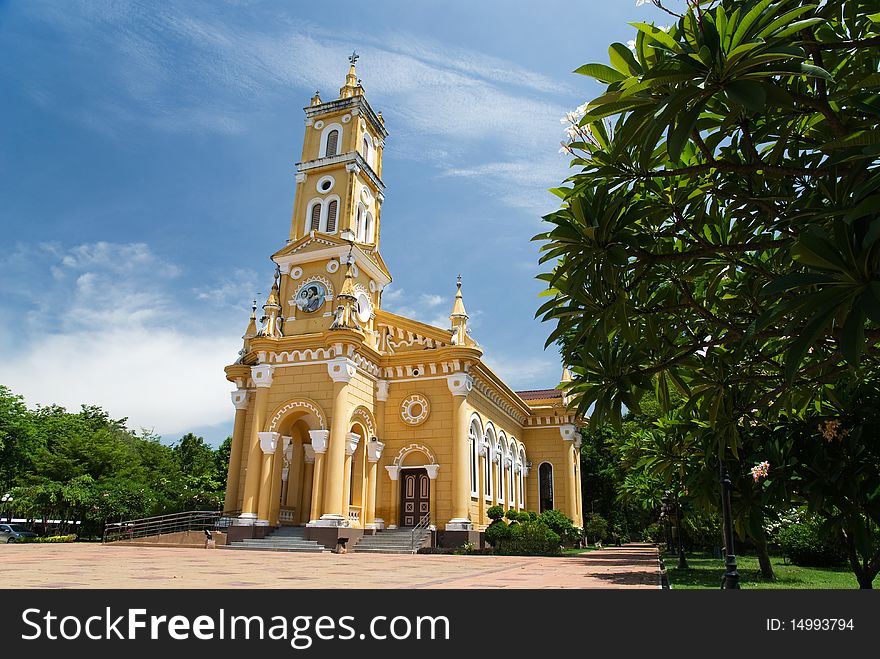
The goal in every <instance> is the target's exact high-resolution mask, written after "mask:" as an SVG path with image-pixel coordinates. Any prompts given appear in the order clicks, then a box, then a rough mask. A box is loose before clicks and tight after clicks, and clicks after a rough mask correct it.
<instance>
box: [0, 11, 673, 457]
mask: <svg viewBox="0 0 880 659" xmlns="http://www.w3.org/2000/svg"><path fill="white" fill-rule="evenodd" d="M331 7H332V8H331ZM638 20H648V21H650V20H656V21H657V22H658V24H660V23H665V22H667V21H666V20H664V15H662V14H660V13H659V12H658V11H657V10H656V9H655V8H653V7H651V6H650V5H648V6H642V7H636V6H635V0H582V1H580V2H571V1H568V2H557V1H555V0H545V1H544V2H540V3H537V2H533V1H520V2H515V1H506V2H488V1H487V2H473V1H469V2H461V1H458V0H445V1H443V2H412V1H411V0H410V1H408V2H403V1H382V2H374V3H364V2H348V1H345V0H343V1H337V2H334V3H332V5H331V4H330V3H328V4H324V3H304V2H257V1H253V2H250V1H247V0H240V1H231V0H230V1H227V2H219V1H212V2H208V1H203V2H198V1H192V2H117V1H113V2H110V1H101V0H93V1H88V2H74V1H70V2H54V1H46V2H44V1H40V0H28V1H27V2H24V1H20V2H14V1H6V2H3V1H2V0H0V52H2V54H3V56H2V58H0V98H2V99H3V100H2V103H0V226H2V228H3V232H2V235H3V241H2V246H3V249H2V253H0V383H3V384H5V385H7V386H9V387H10V388H12V389H13V391H15V392H16V393H19V394H21V395H24V396H25V398H26V401H27V402H28V404H29V405H35V404H38V403H40V404H48V403H52V402H57V403H60V404H63V405H65V406H67V407H70V408H71V409H76V408H78V407H79V405H80V404H82V403H89V404H97V405H101V406H103V407H104V408H105V409H107V410H108V411H109V412H110V413H111V414H112V415H113V416H115V417H121V416H127V417H129V421H130V426H131V427H132V428H134V429H138V428H145V429H149V430H152V431H154V432H156V433H158V434H161V435H162V436H163V438H164V439H165V440H166V441H169V442H170V441H174V440H176V439H178V438H179V437H180V436H181V435H182V434H183V433H185V432H188V431H194V432H197V433H199V434H202V435H204V436H205V438H206V439H208V440H209V441H211V442H212V443H217V442H219V441H221V440H222V439H223V438H224V437H225V436H226V435H227V434H229V432H230V431H231V420H232V415H233V407H232V405H231V403H230V401H229V394H228V392H229V391H230V390H231V386H230V385H229V383H228V382H226V380H225V378H224V375H223V367H224V366H225V365H226V364H228V363H230V362H231V361H233V360H234V358H235V356H236V353H237V351H238V349H239V347H240V344H241V340H240V336H241V334H242V332H243V331H244V328H245V325H246V323H247V317H248V315H249V312H250V309H249V306H250V300H251V299H253V298H254V297H257V298H259V299H260V304H262V302H263V301H264V300H265V295H266V292H267V289H268V286H269V285H271V277H272V266H271V263H270V262H269V255H270V254H271V253H272V252H274V251H275V250H277V249H278V248H279V247H281V246H283V245H284V242H285V240H286V238H287V236H288V231H289V228H290V214H291V209H292V205H293V187H294V179H293V175H294V173H295V168H294V164H295V163H296V162H297V161H298V160H299V156H300V149H301V146H302V136H303V130H304V125H303V118H304V117H303V112H302V108H303V106H305V105H306V104H307V103H308V99H309V97H310V96H311V95H312V94H313V93H314V91H315V90H316V89H320V90H321V91H322V93H323V97H324V98H325V99H327V98H333V97H335V93H336V91H337V90H338V88H339V87H340V86H341V85H342V83H343V79H344V76H345V73H346V70H347V59H346V58H347V56H348V55H349V54H350V53H351V51H352V50H357V52H358V53H359V54H360V56H361V57H360V61H359V62H358V74H359V76H360V77H361V78H362V80H363V84H364V87H365V89H366V93H367V98H368V99H369V101H370V103H371V104H372V106H373V107H374V109H376V110H377V111H378V110H380V111H382V112H383V115H384V117H385V120H386V126H387V128H388V129H389V131H390V137H389V138H388V140H387V143H386V151H385V159H384V172H383V179H384V181H385V183H386V185H387V186H388V187H387V194H386V200H385V203H384V204H383V208H382V254H383V257H384V258H385V260H386V262H387V263H388V265H389V267H390V269H391V273H392V275H393V277H394V282H393V283H392V284H391V286H390V287H389V288H388V289H387V290H386V294H385V297H384V306H385V307H386V308H388V309H389V310H390V311H394V312H396V313H402V314H405V315H409V316H412V317H414V318H417V319H419V320H422V321H425V322H430V323H433V324H440V325H441V326H443V327H445V326H447V325H448V314H449V311H450V309H451V307H452V300H453V295H454V292H455V276H456V275H457V274H459V273H461V275H462V276H463V281H464V286H463V292H464V296H465V303H466V306H467V309H468V312H469V313H470V315H471V318H472V333H473V336H474V338H476V339H477V340H478V341H479V342H480V344H481V346H482V347H483V349H484V350H485V359H486V360H487V362H488V363H489V364H490V365H491V366H492V367H493V368H495V370H496V371H497V372H498V373H499V374H500V375H501V376H502V377H504V378H505V379H506V381H507V382H508V383H509V384H510V385H511V386H512V387H514V388H515V389H528V388H540V387H548V386H554V385H555V384H556V382H557V381H558V378H559V373H560V369H561V366H560V364H559V360H558V356H557V354H556V351H555V350H554V349H553V348H550V349H548V350H546V351H545V350H544V349H543V344H544V341H545V339H546V336H547V334H548V333H549V331H550V329H551V328H550V327H549V326H547V325H544V324H542V323H540V322H539V321H537V320H535V319H534V313H535V310H536V309H537V307H538V305H539V298H538V293H539V292H540V291H541V288H542V287H541V285H540V283H539V282H538V281H536V280H535V279H534V277H535V275H536V274H538V272H539V267H538V265H537V246H536V244H535V243H531V242H530V241H529V239H530V238H531V237H532V236H533V235H534V234H535V233H538V232H539V231H540V230H541V220H540V218H541V215H543V214H546V213H548V212H550V211H552V210H553V209H554V208H555V207H556V200H555V198H554V197H553V196H552V195H550V194H549V193H548V192H547V188H550V187H554V186H557V185H559V184H560V183H561V181H562V180H563V179H564V178H565V177H566V176H567V175H568V172H569V170H568V162H567V159H566V157H565V156H564V155H561V154H560V153H559V152H558V151H559V141H560V140H561V139H562V138H563V132H562V130H563V126H562V125H561V124H560V121H559V119H560V117H562V116H563V115H564V114H565V112H567V111H569V110H571V109H573V108H575V107H577V106H578V105H580V104H581V103H583V102H584V101H586V100H588V99H589V98H592V97H593V96H595V95H596V94H597V93H598V91H599V88H598V86H597V85H595V83H593V82H591V81H590V80H589V79H587V78H584V77H581V76H577V75H573V74H572V73H571V71H572V70H573V69H575V68H576V67H578V66H580V65H581V64H584V63H587V62H594V61H597V62H607V47H608V45H609V44H610V43H611V42H612V41H621V42H624V43H625V42H626V41H627V40H628V39H630V38H632V37H633V33H634V29H633V28H631V27H629V26H628V25H627V22H630V21H638Z"/></svg>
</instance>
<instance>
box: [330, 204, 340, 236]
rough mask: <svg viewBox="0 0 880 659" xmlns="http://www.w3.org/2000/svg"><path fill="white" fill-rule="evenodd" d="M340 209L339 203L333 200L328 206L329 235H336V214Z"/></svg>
mask: <svg viewBox="0 0 880 659" xmlns="http://www.w3.org/2000/svg"><path fill="white" fill-rule="evenodd" d="M338 208H339V202H338V201H337V200H336V199H333V200H332V201H331V202H330V203H329V204H327V233H336V213H337V209H338Z"/></svg>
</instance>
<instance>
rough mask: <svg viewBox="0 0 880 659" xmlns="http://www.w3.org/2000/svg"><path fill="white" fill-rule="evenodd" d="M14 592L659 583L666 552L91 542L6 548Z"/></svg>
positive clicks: (1, 562)
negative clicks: (299, 549)
mask: <svg viewBox="0 0 880 659" xmlns="http://www.w3.org/2000/svg"><path fill="white" fill-rule="evenodd" d="M0 569H2V570H3V573H4V574H5V575H6V577H7V578H6V579H4V580H3V586H4V587H12V588H659V586H660V573H659V561H658V555H657V549H656V547H654V546H653V545H640V544H632V545H626V546H624V547H609V548H606V549H602V550H599V551H591V552H587V553H585V554H581V555H577V556H560V557H523V556H450V555H438V554H417V555H392V554H358V553H350V554H306V553H302V554H301V553H288V552H264V551H259V552H258V551H247V552H245V551H232V550H222V549H210V550H209V549H191V548H167V547H121V546H112V545H107V546H104V545H99V544H89V543H76V544H67V545H51V544H45V545H39V544H38V545H2V546H0Z"/></svg>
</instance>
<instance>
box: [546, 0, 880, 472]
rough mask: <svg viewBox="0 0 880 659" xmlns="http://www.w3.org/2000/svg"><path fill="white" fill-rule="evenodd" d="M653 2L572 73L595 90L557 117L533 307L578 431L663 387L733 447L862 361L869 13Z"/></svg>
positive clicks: (865, 362)
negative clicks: (628, 35)
mask: <svg viewBox="0 0 880 659" xmlns="http://www.w3.org/2000/svg"><path fill="white" fill-rule="evenodd" d="M655 4H657V5H658V6H661V7H663V5H662V4H661V3H660V2H659V1H657V2H655ZM666 9H667V11H669V13H671V14H673V15H674V16H675V18H676V19H677V20H676V21H675V22H674V24H673V25H671V26H670V27H669V28H660V27H656V26H653V25H647V24H643V23H635V24H634V27H635V28H636V30H637V34H636V38H635V40H634V42H633V44H632V46H633V48H632V50H630V48H628V47H627V46H625V45H623V44H619V43H615V44H612V45H611V47H610V49H609V55H610V62H611V66H607V65H604V64H587V65H584V66H582V67H581V68H579V69H578V70H577V72H578V73H582V74H584V75H588V76H591V77H593V78H595V79H596V80H598V81H600V82H601V83H603V84H605V85H606V89H605V92H604V93H603V94H602V95H600V96H599V97H597V98H596V99H594V100H593V101H591V102H590V103H588V104H585V106H584V107H583V108H582V114H578V113H574V114H572V115H570V116H569V119H570V120H571V122H572V126H571V127H570V131H569V136H570V138H571V139H570V141H568V142H566V143H565V145H564V146H565V148H566V149H568V150H569V152H570V153H571V155H572V166H573V167H576V168H578V172H577V173H575V174H574V175H573V176H572V177H571V178H570V179H569V181H568V182H567V183H568V184H569V185H567V186H566V187H563V188H560V189H558V190H557V191H556V192H557V194H559V196H560V197H561V198H562V200H563V205H562V208H561V209H560V210H558V211H556V212H555V213H551V214H550V215H548V216H546V217H545V220H546V221H547V222H548V223H549V224H550V225H551V228H550V230H548V231H547V232H545V233H543V234H541V235H539V236H536V239H538V240H541V241H543V243H544V244H543V245H542V248H541V249H542V251H543V252H544V254H543V257H542V260H543V262H551V263H553V264H554V267H553V270H552V271H551V272H548V273H547V274H545V275H542V278H543V279H544V280H545V281H546V282H547V286H548V289H547V293H546V294H547V295H548V296H549V298H550V299H549V300H548V301H547V302H546V303H545V304H544V305H542V307H541V308H540V309H539V312H538V313H539V315H541V316H543V318H544V319H545V320H548V321H552V322H555V323H556V327H555V329H554V330H553V332H552V333H551V335H550V337H549V340H548V344H549V343H553V342H559V344H560V347H561V350H562V354H563V358H564V360H565V361H566V363H567V364H568V365H569V366H570V369H571V371H572V374H573V380H572V382H571V385H570V389H569V392H570V393H571V394H572V395H573V396H574V400H575V405H576V406H577V408H578V411H579V412H580V413H582V414H586V413H587V412H588V410H590V409H591V408H592V415H591V419H590V420H591V423H592V424H593V426H594V427H598V426H599V425H600V424H602V423H604V422H605V421H607V420H610V421H612V422H614V423H619V422H620V419H621V416H622V412H623V409H624V408H629V409H631V410H638V408H639V403H640V400H641V398H642V396H644V394H645V392H647V391H654V392H655V393H656V395H657V398H658V400H659V401H660V403H661V405H662V406H663V408H664V410H668V409H670V407H671V404H670V390H672V389H675V390H677V391H678V392H679V393H680V394H681V395H682V396H683V398H684V399H685V401H686V405H685V407H684V409H683V412H684V414H685V415H686V416H687V417H688V422H689V423H693V424H694V425H695V426H696V427H698V428H700V429H701V432H699V433H698V434H699V436H700V441H701V443H702V444H703V447H704V449H705V450H706V451H707V453H708V455H709V456H711V457H713V458H714V459H720V460H728V459H731V458H733V459H737V457H738V456H739V455H741V454H742V453H743V451H748V448H747V447H744V446H743V441H744V438H745V437H746V436H747V433H744V429H746V428H749V427H750V424H751V422H752V421H759V420H763V419H772V418H773V417H774V416H775V415H776V414H778V413H779V412H780V411H785V410H787V411H789V412H790V413H792V414H795V415H802V414H803V413H804V411H805V410H806V409H807V408H808V407H809V406H810V405H814V404H820V403H821V401H822V400H824V399H825V398H826V397H827V395H828V392H829V391H830V390H831V389H832V388H833V387H834V385H835V383H836V382H837V380H839V379H840V377H841V376H842V375H843V374H844V373H848V372H849V373H856V374H858V373H859V372H860V369H864V368H869V367H870V366H871V365H872V364H874V363H876V362H877V361H878V358H880V348H878V341H880V329H878V321H880V261H878V259H880V249H878V247H880V218H878V213H880V169H878V167H877V164H878V155H880V131H878V127H880V126H878V118H880V100H878V95H877V93H876V90H877V88H878V86H880V78H878V74H877V71H878V64H880V49H878V48H877V47H876V46H877V45H878V44H880V14H869V11H870V10H872V9H873V10H876V2H871V1H869V0H851V1H843V0H831V1H828V2H825V3H823V4H822V5H821V6H819V5H815V4H806V5H802V4H801V3H800V2H798V1H797V0H776V1H775V2H774V1H773V0H715V1H706V0H703V1H698V0H692V1H691V2H689V3H688V7H687V8H686V10H685V11H684V13H682V14H677V13H676V12H674V11H672V10H671V9H669V8H666ZM709 462H711V461H709ZM707 464H708V463H707ZM707 468H708V467H707Z"/></svg>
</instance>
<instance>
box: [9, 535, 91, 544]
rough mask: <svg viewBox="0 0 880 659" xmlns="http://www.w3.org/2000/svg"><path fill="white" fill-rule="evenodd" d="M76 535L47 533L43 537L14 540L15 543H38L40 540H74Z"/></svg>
mask: <svg viewBox="0 0 880 659" xmlns="http://www.w3.org/2000/svg"><path fill="white" fill-rule="evenodd" d="M75 541H76V535H47V536H43V537H36V538H19V539H18V540H16V542H17V543H21V544H28V543H40V542H75Z"/></svg>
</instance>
